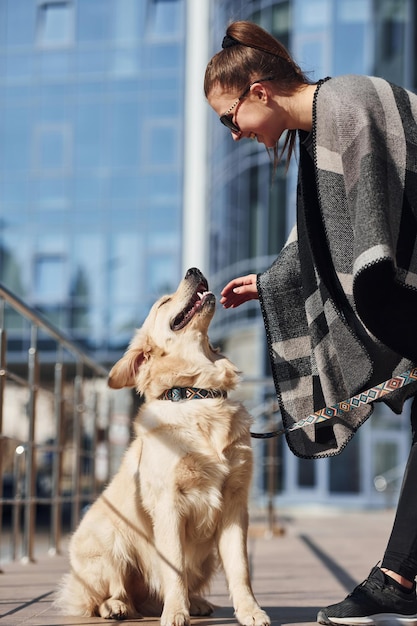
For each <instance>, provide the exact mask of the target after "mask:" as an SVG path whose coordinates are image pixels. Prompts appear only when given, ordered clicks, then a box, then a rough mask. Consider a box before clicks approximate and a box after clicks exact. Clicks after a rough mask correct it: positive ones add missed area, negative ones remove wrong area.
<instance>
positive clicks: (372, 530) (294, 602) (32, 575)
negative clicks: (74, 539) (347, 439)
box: [0, 509, 394, 626]
mask: <svg viewBox="0 0 417 626" xmlns="http://www.w3.org/2000/svg"><path fill="white" fill-rule="evenodd" d="M393 517H394V511H392V510H388V511H371V512H354V511H352V512H350V511H331V512H329V511H312V510H311V509H309V510H308V509H306V510H298V511H281V516H280V517H278V522H277V524H276V529H277V531H280V530H283V531H284V532H283V534H279V532H277V533H276V534H275V535H274V536H269V535H270V534H271V533H269V534H268V533H267V526H266V525H265V524H264V523H263V522H262V520H259V519H257V520H256V521H253V522H252V524H251V528H250V537H249V545H248V547H249V555H250V563H251V570H252V583H253V588H254V591H255V595H256V597H257V599H258V601H259V603H260V604H261V606H262V607H263V608H264V609H265V610H266V611H267V612H268V614H269V616H270V617H271V621H272V624H273V625H274V626H289V625H291V626H313V625H314V624H316V621H315V620H316V614H317V611H318V610H319V609H320V608H322V607H323V606H326V605H328V604H331V603H333V602H338V601H339V600H341V599H343V598H344V597H345V596H346V594H347V593H348V592H349V591H351V590H352V588H353V587H354V586H355V585H356V584H358V583H360V582H361V581H362V580H363V579H364V578H366V576H367V575H368V573H369V571H370V570H371V568H372V567H373V566H374V565H375V564H376V563H377V562H378V561H379V560H380V559H381V557H382V554H383V551H384V548H385V544H386V542H387V540H388V535H389V532H390V529H391V525H392V521H393ZM1 568H2V570H3V573H2V574H0V621H1V623H2V626H3V625H4V626H17V625H19V626H23V625H24V626H60V625H61V624H62V625H67V626H69V625H71V626H84V625H87V624H97V625H98V624H107V625H108V624H109V623H116V622H113V620H104V619H101V618H73V617H63V616H61V615H59V613H58V612H57V611H56V609H55V608H54V606H53V597H54V591H55V589H56V586H57V583H58V581H59V579H60V577H61V576H62V574H63V573H64V572H65V571H66V570H67V568H68V562H67V558H66V555H65V554H63V555H58V556H53V557H48V556H47V555H46V554H45V553H44V554H39V556H38V557H37V561H36V563H31V564H27V565H23V564H22V563H20V562H14V563H2V565H1ZM207 597H208V599H209V600H211V602H213V603H214V604H215V605H216V606H218V607H219V608H218V609H216V611H215V612H214V614H213V615H212V616H211V617H210V618H192V625H196V626H228V625H230V624H235V623H236V620H235V619H234V616H233V609H232V608H231V604H230V600H229V597H228V592H227V587H226V583H225V580H224V577H223V575H222V574H219V575H218V576H217V577H216V579H215V580H214V582H213V584H212V588H211V592H210V594H208V595H207ZM117 623H119V622H117ZM123 623H124V624H126V625H127V624H141V625H142V626H148V624H149V625H150V624H152V625H153V626H157V625H158V623H159V620H158V619H156V618H153V619H142V620H127V621H125V622H123Z"/></svg>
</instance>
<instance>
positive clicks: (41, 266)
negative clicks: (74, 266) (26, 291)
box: [33, 254, 67, 303]
mask: <svg viewBox="0 0 417 626" xmlns="http://www.w3.org/2000/svg"><path fill="white" fill-rule="evenodd" d="M65 267H66V263H65V259H64V257H63V256H61V255H59V254H40V255H38V256H37V257H36V258H35V263H34V272H35V276H34V283H33V284H34V291H35V293H34V297H35V299H36V300H37V301H48V300H51V301H53V302H54V303H55V302H59V301H61V302H62V300H64V299H65V297H66V296H67V290H66V281H65Z"/></svg>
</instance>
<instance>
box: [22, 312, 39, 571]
mask: <svg viewBox="0 0 417 626" xmlns="http://www.w3.org/2000/svg"><path fill="white" fill-rule="evenodd" d="M37 331H38V329H37V326H35V325H34V324H33V325H32V327H31V342H30V348H29V355H28V384H29V403H28V417H29V433H28V445H27V453H26V475H25V516H24V531H23V554H22V561H23V562H24V563H29V562H33V561H34V556H33V536H34V530H35V512H36V509H35V495H36V494H35V484H36V475H35V472H36V463H35V460H36V459H35V422H36V396H37V391H38V384H39V380H38V378H39V376H38V374H39V372H38V354H37V338H38V335H37Z"/></svg>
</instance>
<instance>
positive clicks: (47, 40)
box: [37, 0, 74, 46]
mask: <svg viewBox="0 0 417 626" xmlns="http://www.w3.org/2000/svg"><path fill="white" fill-rule="evenodd" d="M73 10H74V7H73V5H72V2H64V1H63V2H59V1H58V0H56V1H55V2H43V3H42V4H41V5H40V6H39V7H38V32H37V35H38V43H39V44H40V45H42V46H61V45H68V44H70V43H71V42H72V41H73V28H74V15H73Z"/></svg>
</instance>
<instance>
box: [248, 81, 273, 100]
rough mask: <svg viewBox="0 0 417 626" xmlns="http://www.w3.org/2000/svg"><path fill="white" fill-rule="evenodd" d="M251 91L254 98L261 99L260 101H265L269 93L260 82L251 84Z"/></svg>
mask: <svg viewBox="0 0 417 626" xmlns="http://www.w3.org/2000/svg"><path fill="white" fill-rule="evenodd" d="M251 93H252V95H253V96H254V97H255V98H257V99H258V100H261V101H262V102H267V101H268V98H269V95H270V94H269V91H268V88H267V87H266V86H265V85H264V84H262V83H255V84H254V85H252V87H251Z"/></svg>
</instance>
